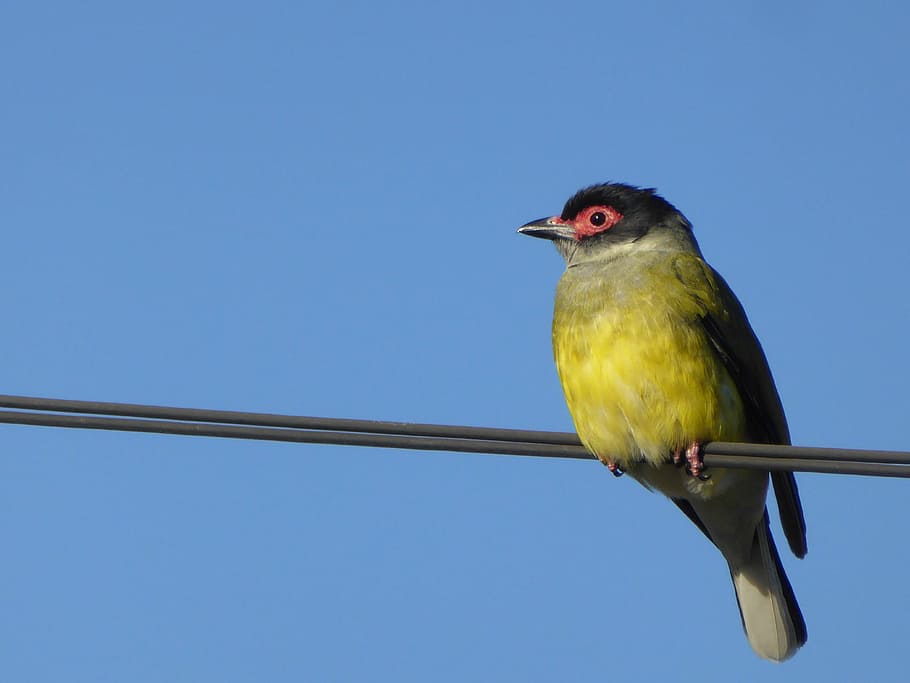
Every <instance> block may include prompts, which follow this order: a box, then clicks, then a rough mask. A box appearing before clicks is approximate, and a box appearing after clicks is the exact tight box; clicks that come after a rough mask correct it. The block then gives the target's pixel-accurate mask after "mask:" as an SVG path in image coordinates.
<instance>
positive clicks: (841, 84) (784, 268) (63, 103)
mask: <svg viewBox="0 0 910 683" xmlns="http://www.w3.org/2000/svg"><path fill="white" fill-rule="evenodd" d="M907 21H908V16H907V10H906V8H904V7H902V6H899V5H898V3H868V4H866V5H863V6H862V7H860V6H859V5H857V3H826V4H824V5H822V4H813V3H784V2H762V3H758V2H753V3H737V4H736V5H735V6H734V5H733V4H731V3H720V2H717V3H700V4H692V3H690V4H686V5H682V4H680V3H670V2H645V3H628V2H627V3H604V2H598V3H593V2H569V3H553V2H549V3H535V2H523V3H505V2H504V3H494V4H490V3H477V2H461V3H447V4H439V3H435V4H429V3H401V2H386V3H366V2H345V3H321V4H316V3H292V2H273V1H270V0H265V1H264V2H259V3H249V4H242V3H214V2H189V3H187V2H181V3H174V2H158V3H154V4H152V3H148V4H146V5H145V6H141V5H135V4H126V5H125V4H123V3H113V2H110V3H104V2H91V1H90V2H86V3H78V4H77V3H59V2H58V3H54V2H50V3H42V2H35V3H19V4H18V6H12V5H8V6H6V7H5V8H4V9H2V10H0V65H2V66H0V72H2V83H3V92H4V97H3V106H2V108H0V149H2V150H3V152H2V156H0V223H2V226H3V236H4V248H3V250H2V251H0V262H2V267H0V283H2V288H3V291H4V292H5V293H6V296H5V297H4V301H3V309H4V318H5V320H6V325H5V332H4V334H3V335H2V336H0V357H2V358H3V363H2V368H3V371H2V377H3V383H2V387H0V393H14V394H15V393H18V394H27V395H39V396H55V397H65V398H82V399H95V400H110V401H130V402H137V403H156V404H165V405H180V406H193V407H213V408H228V409H243V410H258V411H273V412H282V413H292V414H314V415H327V416H344V417H363V418H376V419H382V418H384V419H395V420H410V421H425V422H445V423H456V424H477V425H488V426H508V427H527V428H539V429H559V430H562V429H568V428H570V425H571V423H570V420H569V416H568V413H567V411H566V409H565V407H564V404H563V400H562V395H561V392H560V389H559V386H558V382H557V379H556V373H555V370H554V367H553V364H552V360H551V356H550V347H549V324H550V313H551V306H552V296H553V289H554V286H555V283H556V280H557V279H558V277H559V274H560V271H561V262H560V259H559V257H558V256H557V255H556V253H555V252H554V251H553V250H552V249H551V248H549V247H548V245H546V244H542V243H540V242H539V241H536V240H529V239H527V238H523V237H520V236H518V235H516V234H515V228H516V227H517V226H519V225H521V224H522V223H524V222H526V221H528V220H530V219H533V218H538V217H540V216H542V215H548V214H553V213H558V212H559V210H560V209H561V207H562V204H563V202H564V201H565V199H566V198H567V197H568V196H569V195H570V194H571V193H573V192H574V191H575V190H576V189H578V188H579V187H581V186H583V185H587V184H591V183H594V182H600V181H604V180H624V181H627V182H632V183H636V184H642V185H648V186H655V187H657V188H659V190H660V191H661V192H662V193H663V194H664V195H665V196H666V197H667V198H668V199H670V200H671V201H672V202H673V203H675V204H676V205H677V206H678V207H679V208H680V209H681V210H682V211H684V212H685V213H686V214H687V216H688V217H689V218H690V219H691V220H692V221H693V223H694V224H695V229H696V234H697V236H698V237H699V240H700V243H701V246H702V248H703V251H704V252H705V255H706V257H707V258H708V260H709V261H710V262H711V263H712V264H714V265H715V267H717V268H718V269H719V270H720V271H721V272H722V273H723V274H724V276H725V277H726V278H727V280H728V281H729V282H730V283H731V285H732V286H733V287H734V289H735V290H736V291H737V293H738V295H739V296H740V298H741V299H742V301H743V303H744V305H745V307H746V309H747V310H748V312H749V315H750V318H751V320H752V322H753V325H754V326H755V328H756V330H757V332H758V334H759V336H760V338H761V339H762V341H763V343H764V346H765V349H766V352H767V354H768V357H769V360H770V362H771V365H772V368H773V370H774V373H775V377H776V379H777V383H778V386H779V388H780V392H781V395H782V397H783V401H784V405H785V407H786V409H787V413H788V417H789V420H790V425H791V431H792V433H793V438H794V441H795V442H796V443H798V444H804V445H821V446H842V447H867V448H883V449H907V448H908V442H907V437H906V428H905V424H906V419H907V414H908V408H910V399H908V393H907V391H906V385H907V382H908V377H910V371H908V366H907V363H906V360H905V359H906V343H907V341H906V340H907V337H908V333H910V315H908V313H910V310H908V304H907V297H906V287H907V286H906V275H905V273H906V263H907V255H908V253H910V238H908V233H907V218H906V186H907V179H908V170H910V168H908V163H910V162H908V159H910V144H908V143H910V141H908V126H907V111H908V108H910V107H908V105H910V91H908V81H907V73H906V71H907V65H908V63H910V54H908V53H910V47H908V43H907V41H906V35H905V33H906V32H905V27H906V25H907ZM899 359H900V360H899ZM0 440H2V449H0V538H2V547H3V557H4V559H3V561H2V562H0V677H2V678H3V680H10V681H59V680H80V681H123V680H130V681H139V682H141V681H200V680H212V681H214V680H217V681H254V680H255V681H260V680H272V681H285V680H287V681H292V680H293V681H300V680H313V681H316V680H325V681H365V680H384V681H393V680H394V681H427V680H433V681H465V680H489V681H504V680H521V681H551V680H572V681H602V680H631V679H632V678H633V677H634V678H635V679H638V680H665V679H667V678H668V677H670V676H673V677H674V678H675V679H677V680H689V679H696V678H697V679H698V680H701V681H726V680H731V679H732V678H733V677H735V680H741V681H753V680H765V679H766V678H767V677H769V676H771V675H773V676H774V677H775V678H776V679H777V680H781V681H787V680H800V681H803V680H858V679H860V678H862V679H866V680H878V681H889V680H894V681H896V680H903V679H904V677H905V672H906V662H905V659H906V657H905V652H904V651H905V647H906V646H905V643H904V640H905V637H904V636H905V634H906V624H905V615H906V612H907V609H908V605H910V588H908V583H907V580H906V573H905V571H904V568H905V567H906V566H907V565H908V562H910V550H908V544H907V543H903V542H901V541H900V539H901V533H902V531H901V529H902V527H903V526H904V524H903V521H904V520H906V519H907V517H908V513H910V508H908V503H907V500H908V496H907V491H908V489H907V484H906V483H904V482H901V481H890V480H875V479H863V478H852V477H838V476H823V475H803V476H801V477H800V483H801V487H802V493H803V498H804V504H805V508H806V516H807V521H808V524H809V554H808V557H807V558H806V559H805V560H804V561H801V562H799V561H796V560H795V559H793V558H792V557H785V558H784V561H785V563H786V566H787V570H788V573H789V574H790V577H791V579H792V581H793V584H794V587H795V589H796V592H797V595H798V596H799V599H800V602H801V604H802V607H803V610H804V612H805V614H806V619H807V622H808V627H809V643H808V645H807V646H806V647H805V648H804V649H803V650H802V651H801V652H800V653H799V654H798V655H797V656H796V657H795V658H794V659H793V660H792V661H790V662H788V663H786V664H784V665H782V666H778V667H775V666H774V665H771V664H769V663H766V662H763V661H761V660H759V659H757V658H756V657H755V656H754V655H753V654H752V653H751V651H750V650H749V647H748V645H747V643H746V640H745V638H744V636H743V634H742V632H741V629H740V625H739V617H738V614H737V611H736V607H735V602H734V599H733V595H732V588H731V585H730V583H729V578H728V576H727V570H726V568H725V566H724V564H723V562H722V560H721V559H720V557H719V555H717V554H716V553H715V552H714V550H713V549H712V548H711V547H710V546H709V545H708V544H707V543H706V542H705V541H704V539H702V538H701V536H700V534H699V532H698V531H697V530H696V529H695V528H694V527H693V526H692V525H691V524H690V523H689V522H688V520H686V519H685V518H683V516H682V515H680V514H679V513H678V512H677V511H676V510H675V508H674V507H673V506H672V505H670V504H669V503H667V502H666V501H664V500H662V499H660V498H659V497H657V496H654V495H651V494H648V493H647V492H645V491H644V490H643V489H641V488H640V487H638V486H637V485H636V484H635V483H634V482H632V481H631V480H629V479H628V478H623V479H620V480H614V478H613V477H611V476H609V474H608V473H607V471H606V470H605V469H604V468H602V467H600V466H599V465H597V464H595V463H591V462H558V461H551V460H544V459H530V458H508V457H494V456H481V455H456V454H440V453H413V452H395V451H385V450H366V449H351V448H348V449H344V448H338V447H320V446H301V445H288V444H266V443H255V442H231V441H225V440H206V439H202V438H186V437H166V436H153V435H140V434H116V433H83V432H77V431H65V430H55V429H47V428H36V427H16V426H3V427H2V428H0ZM779 535H780V534H779V531H778V536H779Z"/></svg>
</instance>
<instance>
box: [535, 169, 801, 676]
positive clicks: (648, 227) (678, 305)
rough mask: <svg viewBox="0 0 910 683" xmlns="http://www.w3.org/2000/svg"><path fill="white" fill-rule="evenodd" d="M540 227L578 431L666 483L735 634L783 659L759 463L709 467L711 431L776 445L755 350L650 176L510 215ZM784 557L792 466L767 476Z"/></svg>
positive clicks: (797, 510) (775, 425) (795, 527)
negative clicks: (729, 594)
mask: <svg viewBox="0 0 910 683" xmlns="http://www.w3.org/2000/svg"><path fill="white" fill-rule="evenodd" d="M519 232H521V233H522V234H525V235H530V236H532V237H542V238H544V239H548V240H552V241H553V244H554V245H555V246H556V248H557V249H558V250H559V253H560V254H562V256H563V257H564V258H565V260H566V264H567V268H566V271H565V273H564V274H563V276H562V278H561V279H560V281H559V285H558V286H557V290H556V306H555V311H554V315H553V354H554V356H555V359H556V367H557V370H558V372H559V378H560V381H561V383H562V388H563V391H564V393H565V397H566V402H567V404H568V406H569V411H570V412H571V413H572V418H573V420H574V422H575V429H576V431H577V432H578V436H579V437H580V439H581V441H582V443H584V445H585V446H586V447H587V449H588V450H590V451H591V452H592V453H593V454H595V455H596V456H597V457H598V458H599V459H600V460H601V461H602V462H603V463H604V464H606V465H607V466H608V467H609V468H610V471H612V472H613V473H614V474H616V475H619V474H621V473H622V472H627V473H628V474H630V475H631V476H632V477H633V478H634V479H636V480H638V481H639V482H641V483H642V484H644V486H646V487H647V488H649V489H657V490H658V491H661V492H662V493H664V494H666V495H667V496H668V497H669V498H670V499H671V500H672V501H673V502H674V503H676V505H677V506H678V507H679V508H680V509H681V510H682V511H683V512H684V513H685V514H686V515H687V516H688V517H689V519H691V520H692V521H693V522H694V523H695V525H696V526H697V527H698V528H699V529H701V530H702V532H704V534H705V535H706V536H707V537H708V538H709V539H710V540H711V541H712V542H713V543H714V545H716V546H717V548H718V549H719V550H720V552H721V553H723V556H724V558H725V559H726V561H727V563H728V565H729V568H730V575H731V576H732V578H733V586H734V589H735V592H736V598H737V600H738V602H739V610H740V615H741V617H742V624H743V628H744V629H745V632H746V637H747V638H748V639H749V643H750V645H751V646H752V648H753V649H754V650H755V652H756V653H758V654H759V655H760V656H762V657H765V658H767V659H771V660H775V661H783V660H785V659H787V658H788V657H790V656H792V655H793V654H794V653H795V652H796V650H797V649H799V647H800V646H801V645H803V644H804V643H805V642H806V624H805V622H804V621H803V616H802V613H801V612H800V609H799V605H798V604H797V602H796V598H795V597H794V595H793V589H792V588H791V586H790V582H789V580H788V579H787V576H786V574H785V573H784V570H783V567H782V566H781V563H780V557H779V556H778V553H777V549H776V548H775V545H774V540H773V539H772V537H771V532H770V529H769V526H768V514H767V510H766V508H765V497H766V495H767V490H768V472H763V471H757V470H750V469H715V468H711V469H706V468H705V466H704V464H703V462H702V452H701V446H702V444H704V443H705V442H708V441H743V442H753V443H769V444H788V443H790V434H789V431H788V429H787V421H786V418H785V417H784V411H783V407H782V406H781V402H780V398H779V396H778V394H777V389H776V388H775V386H774V380H773V379H772V377H771V371H770V369H769V368H768V362H767V360H766V359H765V355H764V353H763V351H762V349H761V345H760V344H759V342H758V339H757V338H756V337H755V333H754V332H753V331H752V328H751V326H750V325H749V321H748V320H747V319H746V314H745V312H744V311H743V308H742V306H741V305H740V303H739V301H738V300H737V299H736V297H735V296H734V294H733V292H732V291H731V290H730V288H729V286H728V285H727V283H726V282H724V280H723V279H722V278H721V277H720V275H718V274H717V273H716V272H715V271H714V270H713V269H712V268H711V266H709V265H708V264H707V263H706V262H705V261H704V259H703V258H702V255H701V251H700V250H699V248H698V244H697V243H696V241H695V237H694V236H693V234H692V226H691V224H690V223H689V221H688V220H687V219H686V218H685V216H683V215H682V214H681V213H680V212H679V211H677V210H676V208H675V207H673V206H672V205H671V204H670V203H669V202H667V201H666V200H665V199H663V198H662V197H660V196H659V195H657V194H656V193H655V192H654V190H651V189H640V188H637V187H632V186H629V185H623V184H619V183H609V184H604V185H594V186H592V187H588V188H586V189H583V190H581V191H580V192H578V193H577V194H576V195H575V196H573V197H572V198H571V199H569V201H568V202H566V205H565V208H563V210H562V214H561V215H559V216H554V217H552V218H544V219H541V220H536V221H532V222H530V223H528V224H526V225H524V226H522V227H521V228H520V229H519ZM771 480H772V481H773V483H774V490H775V493H776V496H777V502H778V507H779V509H780V515H781V522H782V525H783V529H784V533H785V535H786V537H787V541H788V542H789V544H790V548H791V549H792V550H793V553H794V554H795V555H796V556H797V557H803V556H804V555H805V554H806V527H805V521H804V519H803V512H802V506H801V504H800V500H799V493H798V491H797V488H796V480H795V479H794V477H793V475H792V473H784V472H775V473H772V474H771Z"/></svg>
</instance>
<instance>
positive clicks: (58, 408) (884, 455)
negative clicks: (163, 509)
mask: <svg viewBox="0 0 910 683" xmlns="http://www.w3.org/2000/svg"><path fill="white" fill-rule="evenodd" d="M0 407H3V408H15V409H16V410H8V411H0V423H9V424H24V425H37V426H47V427H67V428H75V429H104V430H117V431H129V432H153V433H159V434H181V435H191V436H209V437H221V438H234V439H258V440H267V441H289V442H298V443H322V444H336V445H349V446H373V447H380V448H407V449H416V450H425V451H453V452H465V453H492V454H498V455H530V456H539V457H549V458H576V459H592V457H593V456H591V454H590V453H588V452H587V450H585V448H584V447H583V446H581V444H580V442H579V440H578V437H577V436H576V435H575V434H572V433H571V432H544V431H538V430H523V429H497V428H487V427H461V426H456V425H431V424H414V423H408V422H383V421H377V420H352V419H340V418H320V417H304V416H292V415H275V414H270V413H250V412H238V411H229V410H206V409H200V408H173V407H165V406H148V405H138V404H129V403H109V402H95V401H74V400H64V399H48V398H35V397H28V396H0ZM23 409H30V410H33V411H34V410H38V411H47V412H25V411H24V410H23ZM65 413H78V414H76V415H72V414H65ZM112 415H113V416H116V417H110V416H112ZM150 418H151V419H150ZM704 454H705V458H704V459H705V465H706V466H707V467H745V468H752V469H763V470H793V471H804V472H821V473H830V474H859V475H872V476H883V477H910V453H907V452H899V451H872V450H853V449H842V448H814V447H799V446H779V445H766V444H748V443H726V442H713V443H708V444H706V445H705V448H704Z"/></svg>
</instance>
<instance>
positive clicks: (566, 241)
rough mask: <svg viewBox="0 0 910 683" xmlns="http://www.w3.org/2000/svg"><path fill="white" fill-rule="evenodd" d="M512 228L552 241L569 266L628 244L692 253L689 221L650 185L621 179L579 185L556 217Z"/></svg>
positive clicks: (615, 252)
mask: <svg viewBox="0 0 910 683" xmlns="http://www.w3.org/2000/svg"><path fill="white" fill-rule="evenodd" d="M518 232H520V233H521V234H523V235H530V236H531V237H542V238H544V239H548V240H552V241H553V244H554V245H555V246H556V248H557V249H558V250H559V253H561V254H562V255H563V257H564V258H565V259H566V262H567V263H568V264H569V265H572V264H573V263H579V262H582V261H593V260H598V259H609V258H613V257H615V256H617V255H618V254H619V253H622V252H623V251H627V250H629V249H667V250H682V251H693V250H694V251H695V252H696V253H698V246H697V244H696V243H695V238H694V236H693V235H692V226H691V224H690V223H689V221H688V220H686V217H685V216H683V215H682V214H681V213H680V212H679V211H677V210H676V208H675V207H674V206H673V205H672V204H670V202H668V201H667V200H666V199H664V198H663V197H661V196H660V195H658V194H657V193H656V192H655V191H654V190H652V189H647V188H639V187H633V186H632V185H624V184H622V183H605V184H603V185H592V186H591V187H586V188H584V189H583V190H579V191H578V192H576V193H575V195H574V196H572V197H571V198H570V199H569V201H567V202H566V205H565V207H564V208H563V210H562V213H561V214H560V215H559V216H551V217H550V218H541V219H539V220H536V221H531V222H530V223H526V224H525V225H523V226H521V227H520V228H519V229H518Z"/></svg>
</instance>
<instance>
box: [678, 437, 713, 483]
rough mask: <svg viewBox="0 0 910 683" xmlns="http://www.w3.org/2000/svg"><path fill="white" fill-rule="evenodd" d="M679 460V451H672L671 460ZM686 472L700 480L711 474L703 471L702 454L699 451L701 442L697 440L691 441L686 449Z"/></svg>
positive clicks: (708, 477)
mask: <svg viewBox="0 0 910 683" xmlns="http://www.w3.org/2000/svg"><path fill="white" fill-rule="evenodd" d="M681 460H682V454H681V453H680V452H679V451H676V452H674V453H673V462H675V463H677V462H680V461H681ZM686 472H688V473H689V474H691V475H692V476H693V477H698V478H699V479H701V480H702V481H705V480H707V479H710V478H711V475H710V474H707V473H706V472H705V461H704V455H703V454H702V452H701V443H699V442H698V441H693V442H692V443H690V444H689V447H688V448H687V449H686Z"/></svg>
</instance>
